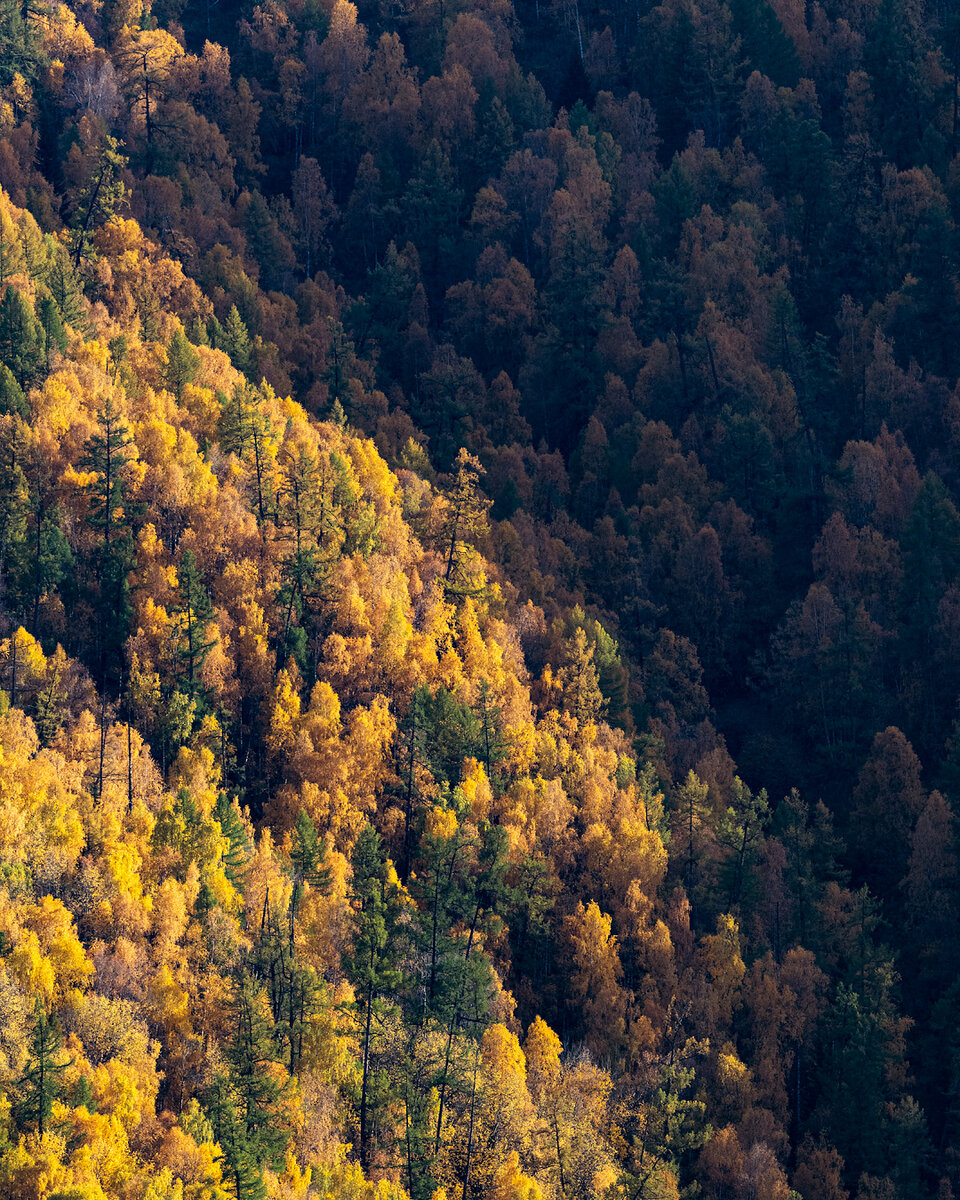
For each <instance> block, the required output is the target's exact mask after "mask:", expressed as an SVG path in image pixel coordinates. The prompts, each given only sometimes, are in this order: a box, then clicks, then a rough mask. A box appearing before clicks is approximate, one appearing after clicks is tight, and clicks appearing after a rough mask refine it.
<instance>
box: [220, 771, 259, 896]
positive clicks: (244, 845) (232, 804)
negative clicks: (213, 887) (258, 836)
mask: <svg viewBox="0 0 960 1200" xmlns="http://www.w3.org/2000/svg"><path fill="white" fill-rule="evenodd" d="M214 816H215V817H216V818H217V821H218V822H219V823H220V832H221V833H222V834H223V836H224V837H225V838H226V839H227V841H228V842H229V843H230V847H229V849H228V850H227V851H226V853H225V854H224V856H223V870H224V874H225V875H226V877H227V878H228V879H229V880H230V882H231V883H232V884H233V885H234V887H239V888H241V889H242V887H243V881H244V876H245V874H246V869H247V865H248V863H249V862H250V856H251V849H250V839H249V838H248V837H247V829H246V826H245V825H244V823H243V818H242V817H241V816H240V812H239V809H238V807H237V802H236V801H235V800H230V798H229V797H228V796H227V794H226V792H218V793H217V803H216V807H215V808H214Z"/></svg>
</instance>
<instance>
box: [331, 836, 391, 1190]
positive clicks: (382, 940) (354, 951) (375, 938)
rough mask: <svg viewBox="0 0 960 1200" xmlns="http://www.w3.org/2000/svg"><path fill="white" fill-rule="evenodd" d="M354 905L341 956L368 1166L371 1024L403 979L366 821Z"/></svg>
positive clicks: (375, 842)
mask: <svg viewBox="0 0 960 1200" xmlns="http://www.w3.org/2000/svg"><path fill="white" fill-rule="evenodd" d="M350 861H351V865H352V867H353V884H352V888H351V893H350V898H351V900H352V901H353V904H354V913H353V941H352V946H351V949H350V952H349V953H348V954H347V955H346V957H345V959H344V968H345V970H346V972H347V977H348V978H349V979H350V982H351V983H352V984H353V986H354V989H355V992H356V995H357V1001H356V1004H357V1009H358V1011H359V1018H360V1027H361V1031H362V1033H361V1036H362V1039H363V1041H362V1055H363V1060H362V1075H361V1082H360V1146H359V1152H360V1165H361V1167H362V1168H363V1170H364V1171H366V1170H368V1168H369V1165H370V1150H371V1132H370V1131H371V1109H372V1108H373V1107H374V1105H375V1103H376V1102H377V1101H378V1100H379V1099H380V1098H381V1097H380V1095H379V1089H375V1088H374V1082H375V1081H374V1073H373V1057H372V1055H373V1027H374V1018H375V1016H377V1015H378V1014H379V1015H382V1013H383V1011H384V1007H385V997H387V996H389V995H390V994H391V993H396V992H397V990H398V989H399V987H400V985H401V982H402V978H403V977H402V974H401V971H400V967H399V963H400V950H401V946H400V939H399V928H398V923H397V921H398V916H399V903H398V896H397V892H396V887H395V885H392V884H391V883H390V882H389V878H388V873H387V866H386V863H385V862H384V858H383V853H382V851H381V848H380V835H379V834H378V833H377V831H376V830H375V829H374V828H373V826H372V825H364V827H363V829H362V830H361V831H360V835H359V837H358V838H357V841H356V845H355V846H354V849H353V854H352V856H351V860H350Z"/></svg>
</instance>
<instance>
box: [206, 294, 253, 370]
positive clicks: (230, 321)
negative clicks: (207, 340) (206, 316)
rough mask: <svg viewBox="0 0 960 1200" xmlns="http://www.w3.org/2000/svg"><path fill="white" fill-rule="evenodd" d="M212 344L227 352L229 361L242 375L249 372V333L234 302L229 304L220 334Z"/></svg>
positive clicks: (250, 364) (250, 358)
mask: <svg viewBox="0 0 960 1200" xmlns="http://www.w3.org/2000/svg"><path fill="white" fill-rule="evenodd" d="M214 345H216V347H217V349H218V350H225V351H226V352H227V354H229V356H230V361H231V362H232V363H233V365H234V366H235V367H236V368H237V370H238V371H242V372H243V373H244V375H247V374H249V372H250V369H251V367H252V365H253V362H252V356H251V347H250V334H249V333H248V332H247V327H246V325H244V323H243V320H242V318H241V316H240V313H239V311H238V310H237V306H236V305H235V304H231V306H230V311H229V312H228V313H227V319H226V320H225V321H224V323H223V325H222V326H221V336H220V338H218V339H215V341H214Z"/></svg>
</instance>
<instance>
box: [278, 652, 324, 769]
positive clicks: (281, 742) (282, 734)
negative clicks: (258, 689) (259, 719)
mask: <svg viewBox="0 0 960 1200" xmlns="http://www.w3.org/2000/svg"><path fill="white" fill-rule="evenodd" d="M317 686H318V687H319V686H320V685H319V684H318V685H317ZM327 687H328V688H329V685H327ZM299 725H300V696H299V695H298V693H297V691H296V689H295V688H294V686H293V681H292V680H291V678H290V676H289V674H288V673H287V672H286V671H281V672H280V674H279V675H278V676H277V682H276V684H275V686H274V689H273V697H272V703H271V711H270V732H269V734H268V735H267V745H268V746H269V748H270V751H271V753H272V754H275V755H278V756H279V755H282V754H284V753H286V752H287V751H289V750H290V749H291V748H292V746H293V743H294V741H295V739H296V736H297V732H298V729H299Z"/></svg>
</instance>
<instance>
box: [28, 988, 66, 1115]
mask: <svg viewBox="0 0 960 1200" xmlns="http://www.w3.org/2000/svg"><path fill="white" fill-rule="evenodd" d="M34 1014H35V1015H34V1025H33V1033H32V1034H31V1035H30V1063H29V1065H28V1067H27V1069H26V1071H24V1073H23V1075H22V1076H21V1078H20V1089H21V1099H20V1101H19V1103H18V1104H17V1110H16V1114H17V1124H18V1126H19V1127H20V1128H21V1129H26V1128H29V1127H31V1126H32V1127H34V1128H36V1130H37V1133H38V1134H39V1135H40V1137H43V1134H44V1131H45V1130H46V1129H49V1127H50V1114H51V1112H52V1111H53V1102H54V1100H56V1099H57V1097H58V1096H59V1095H60V1083H61V1078H62V1076H63V1072H64V1071H65V1070H66V1068H67V1064H66V1063H61V1064H58V1063H56V1062H55V1061H54V1059H55V1058H56V1056H57V1053H58V1052H59V1050H60V1048H61V1045H62V1038H61V1035H60V1023H59V1021H58V1020H57V1018H56V1016H55V1015H54V1014H52V1013H51V1014H50V1015H49V1016H48V1015H47V1013H46V1012H45V1010H44V1008H43V1005H42V1004H41V1003H40V1000H39V999H38V1000H37V1001H36V1004H35V1008H34Z"/></svg>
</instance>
